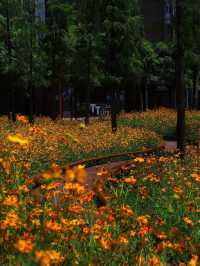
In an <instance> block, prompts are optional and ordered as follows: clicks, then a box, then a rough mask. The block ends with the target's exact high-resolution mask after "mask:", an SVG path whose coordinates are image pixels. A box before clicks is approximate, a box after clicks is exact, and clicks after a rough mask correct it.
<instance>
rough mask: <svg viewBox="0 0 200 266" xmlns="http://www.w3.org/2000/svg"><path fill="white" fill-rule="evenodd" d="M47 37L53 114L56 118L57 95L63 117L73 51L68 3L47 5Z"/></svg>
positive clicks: (60, 114)
mask: <svg viewBox="0 0 200 266" xmlns="http://www.w3.org/2000/svg"><path fill="white" fill-rule="evenodd" d="M47 10H48V18H47V36H46V49H47V53H48V62H49V73H50V76H51V88H50V90H49V93H50V94H51V95H52V96H51V99H52V103H51V104H52V105H53V109H54V110H53V113H52V118H55V117H56V104H55V100H53V99H55V98H56V97H55V95H56V94H58V96H59V97H58V98H59V103H58V106H59V116H60V117H61V118H62V117H63V112H64V106H63V104H64V102H63V101H64V100H63V88H64V87H65V86H66V85H67V84H69V75H70V73H69V72H70V62H71V55H70V54H71V51H70V49H69V48H70V47H69V46H68V45H69V44H70V42H69V41H68V35H69V28H70V26H71V24H73V9H72V7H71V6H70V5H69V4H68V3H66V1H64V0H62V1H58V0H51V1H48V5H47Z"/></svg>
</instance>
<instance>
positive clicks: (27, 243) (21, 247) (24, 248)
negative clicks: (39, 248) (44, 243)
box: [15, 239, 34, 253]
mask: <svg viewBox="0 0 200 266" xmlns="http://www.w3.org/2000/svg"><path fill="white" fill-rule="evenodd" d="M15 247H16V249H17V250H18V251H20V252H21V253H30V252H31V251H32V250H33V247H34V243H33V242H32V240H31V239H26V240H24V239H19V240H18V241H17V243H16V245H15Z"/></svg>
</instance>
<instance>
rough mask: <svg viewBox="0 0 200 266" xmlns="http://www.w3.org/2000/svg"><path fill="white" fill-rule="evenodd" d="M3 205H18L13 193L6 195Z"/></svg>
mask: <svg viewBox="0 0 200 266" xmlns="http://www.w3.org/2000/svg"><path fill="white" fill-rule="evenodd" d="M3 205H6V206H15V207H18V206H19V203H18V198H17V197H16V196H15V195H12V196H8V197H7V198H5V199H4V201H3Z"/></svg>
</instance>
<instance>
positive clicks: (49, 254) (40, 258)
mask: <svg viewBox="0 0 200 266" xmlns="http://www.w3.org/2000/svg"><path fill="white" fill-rule="evenodd" d="M35 257H36V261H37V262H39V263H40V265H41V266H50V265H51V263H53V264H55V265H57V264H59V263H60V262H62V261H63V260H64V257H62V256H61V254H60V252H57V251H55V250H46V251H42V250H41V251H36V252H35Z"/></svg>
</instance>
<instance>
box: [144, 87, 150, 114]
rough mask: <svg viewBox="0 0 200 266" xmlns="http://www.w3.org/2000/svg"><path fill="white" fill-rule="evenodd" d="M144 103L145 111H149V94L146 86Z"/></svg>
mask: <svg viewBox="0 0 200 266" xmlns="http://www.w3.org/2000/svg"><path fill="white" fill-rule="evenodd" d="M144 102H145V111H147V110H148V109H149V92H148V89H147V86H146V84H145V88H144Z"/></svg>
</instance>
